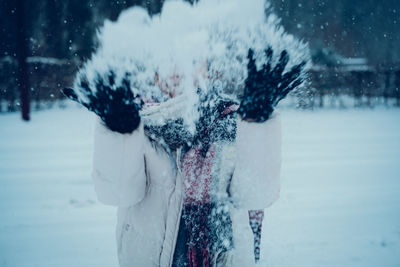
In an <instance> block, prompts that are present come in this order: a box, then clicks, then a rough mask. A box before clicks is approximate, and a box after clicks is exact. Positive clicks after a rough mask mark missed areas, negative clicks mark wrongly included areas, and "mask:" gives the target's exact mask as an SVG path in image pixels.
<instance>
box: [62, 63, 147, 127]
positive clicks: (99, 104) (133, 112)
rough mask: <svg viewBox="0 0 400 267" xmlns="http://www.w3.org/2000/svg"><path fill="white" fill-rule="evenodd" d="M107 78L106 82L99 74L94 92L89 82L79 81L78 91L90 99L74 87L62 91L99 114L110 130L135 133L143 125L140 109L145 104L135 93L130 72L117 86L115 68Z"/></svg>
mask: <svg viewBox="0 0 400 267" xmlns="http://www.w3.org/2000/svg"><path fill="white" fill-rule="evenodd" d="M106 79H107V83H105V82H104V78H103V77H101V76H100V75H98V76H97V78H96V80H95V83H94V84H95V90H94V91H92V90H91V89H90V87H89V84H88V82H86V81H84V80H81V81H80V83H79V86H78V88H75V90H79V91H80V92H81V93H82V94H83V95H85V96H86V98H87V100H83V99H80V98H79V97H78V95H77V94H76V92H75V90H74V89H71V88H65V89H64V90H62V92H63V94H64V95H65V96H67V97H68V98H69V99H71V100H73V101H76V102H78V103H80V104H82V105H83V106H84V107H86V108H87V109H88V110H90V111H93V112H94V113H96V114H97V115H98V116H99V117H100V118H101V119H102V121H103V122H104V123H105V124H106V126H107V127H108V128H109V129H110V130H111V131H115V132H119V133H122V134H125V133H132V132H133V131H134V130H135V129H136V128H137V127H138V126H139V124H140V115H139V110H140V108H141V106H142V103H141V101H140V98H139V97H138V96H136V97H135V96H134V95H133V92H132V90H131V86H130V84H131V83H130V75H129V74H126V75H125V76H124V78H123V79H122V81H121V84H118V85H117V84H116V83H115V73H114V72H113V71H110V72H109V74H108V75H107V78H106Z"/></svg>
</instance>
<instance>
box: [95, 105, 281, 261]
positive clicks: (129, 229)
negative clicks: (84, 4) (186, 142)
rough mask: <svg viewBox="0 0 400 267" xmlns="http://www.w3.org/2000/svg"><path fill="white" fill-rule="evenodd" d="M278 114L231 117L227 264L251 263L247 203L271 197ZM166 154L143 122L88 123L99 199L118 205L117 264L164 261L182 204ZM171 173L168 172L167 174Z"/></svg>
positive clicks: (275, 191)
mask: <svg viewBox="0 0 400 267" xmlns="http://www.w3.org/2000/svg"><path fill="white" fill-rule="evenodd" d="M280 127H281V126H280V117H279V114H277V113H275V114H274V115H273V116H272V118H270V119H269V120H268V121H266V122H264V123H251V122H245V121H242V120H240V119H239V118H238V122H237V137H236V144H235V149H234V151H233V152H231V155H226V156H227V157H226V161H230V162H231V163H232V162H233V163H234V164H231V165H232V166H233V170H232V176H231V184H230V188H229V192H230V195H231V197H232V203H233V206H234V207H233V208H232V211H231V219H232V224H233V225H232V226H233V235H234V244H235V250H234V256H233V265H234V266H238V267H239V266H240V267H246V266H253V265H254V254H253V233H252V231H251V228H250V226H249V218H248V210H257V209H264V208H267V207H268V206H270V205H271V204H272V203H273V202H274V201H276V200H277V198H278V197H279V189H280V183H279V176H280V165H281V129H280ZM173 165H174V164H172V163H171V158H170V156H169V155H168V154H167V153H165V152H163V151H162V150H156V149H154V148H153V146H152V145H151V144H150V142H149V141H148V140H147V137H146V136H145V135H144V131H143V123H141V125H140V127H139V128H138V129H137V130H136V131H134V132H133V133H132V134H124V135H122V134H119V133H116V132H112V131H110V130H108V129H107V128H106V127H105V126H103V124H102V123H101V122H100V121H99V122H97V124H96V127H95V142H94V159H93V179H94V183H95V190H96V193H97V196H98V198H99V200H100V201H101V202H102V203H104V204H107V205H113V206H117V207H118V223H117V231H116V233H117V235H116V238H117V245H118V258H119V262H120V266H122V267H136V266H138V267H157V266H161V267H170V266H171V264H172V260H173V255H174V248H175V244H176V239H177V234H178V228H179V221H180V216H181V207H182V186H181V174H180V170H179V168H178V171H174V168H173V167H172V166H173ZM175 173H176V175H175Z"/></svg>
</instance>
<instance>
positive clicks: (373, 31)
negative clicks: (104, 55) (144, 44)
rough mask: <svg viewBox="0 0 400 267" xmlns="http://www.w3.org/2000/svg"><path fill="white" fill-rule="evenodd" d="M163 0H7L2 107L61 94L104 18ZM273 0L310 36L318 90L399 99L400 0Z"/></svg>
mask: <svg viewBox="0 0 400 267" xmlns="http://www.w3.org/2000/svg"><path fill="white" fill-rule="evenodd" d="M164 1H165V0H86V1H85V0H68V1H63V0H0V112H1V111H2V110H4V105H3V104H2V103H1V101H3V102H4V101H5V102H6V108H5V110H16V109H17V106H18V105H19V104H21V109H22V110H24V105H23V103H24V102H25V103H28V102H30V100H34V101H35V100H36V102H39V101H41V100H45V101H47V100H51V99H52V98H53V99H60V98H62V96H61V95H60V94H59V91H60V89H61V88H62V87H63V86H70V85H71V83H72V79H73V77H74V74H75V71H76V70H77V68H78V67H79V65H80V64H81V63H82V62H84V60H85V59H87V58H88V57H90V55H91V53H92V51H93V50H94V49H95V47H96V30H97V29H98V28H99V27H101V25H102V24H103V22H104V20H105V19H111V20H116V19H117V18H118V15H119V14H120V12H121V11H122V10H124V9H126V8H128V7H131V6H134V5H137V6H142V7H144V8H146V9H147V10H148V12H149V13H150V14H151V15H156V14H158V13H159V12H160V11H161V9H162V5H163V2H164ZM188 1H189V2H193V1H196V0H188ZM270 1H271V3H272V7H273V9H274V11H275V12H276V13H277V14H278V16H279V17H280V18H281V19H282V24H283V25H284V27H285V29H286V30H287V31H288V32H290V33H292V34H294V35H295V36H296V37H298V38H301V39H304V40H305V41H307V42H309V43H310V47H311V53H312V58H313V61H314V63H315V64H316V66H319V68H317V69H315V70H314V72H313V73H311V79H312V82H313V87H312V89H313V90H314V93H313V94H317V95H318V96H317V98H318V97H319V98H320V100H321V101H322V100H323V97H324V96H326V95H328V96H331V95H334V96H338V95H343V94H344V95H351V96H353V97H355V98H357V99H359V100H360V101H361V100H362V99H361V97H362V96H368V97H384V98H386V99H387V98H390V97H392V98H393V97H394V98H396V99H397V102H396V103H397V105H399V106H400V64H399V62H400V27H399V23H400V16H399V14H400V1H398V0H382V1H376V0H351V1H348V0H270ZM245 4H246V1H243V5H245ZM18 5H20V7H19V8H18ZM348 58H353V59H354V58H355V59H356V60H350V61H349V60H348ZM47 59H52V60H50V61H49V60H47ZM55 59H57V60H55ZM23 62H27V63H26V64H24V63H23ZM346 64H347V65H346ZM354 65H355V66H354ZM340 66H342V67H343V66H345V67H347V68H340ZM354 67H355V68H354ZM321 68H322V69H321ZM17 88H19V90H17ZM27 91H30V92H27ZM18 92H19V93H20V95H19V96H18ZM29 95H30V96H29ZM18 99H19V102H18V101H17V100H18ZM24 99H25V100H24ZM29 99H30V100H29ZM370 100H371V99H370ZM370 100H368V101H367V102H366V103H371V101H370ZM321 101H320V103H322V102H321ZM361 102H362V101H361ZM361 102H360V103H361ZM26 105H28V104H26ZM26 105H25V109H26V111H28V110H29V105H28V106H26ZM320 105H321V106H322V105H323V104H320ZM368 105H369V104H368Z"/></svg>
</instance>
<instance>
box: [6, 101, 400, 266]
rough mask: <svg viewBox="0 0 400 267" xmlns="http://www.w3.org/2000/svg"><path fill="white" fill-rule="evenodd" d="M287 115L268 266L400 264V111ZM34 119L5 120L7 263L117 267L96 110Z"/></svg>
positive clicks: (267, 231) (268, 228) (268, 227)
mask: <svg viewBox="0 0 400 267" xmlns="http://www.w3.org/2000/svg"><path fill="white" fill-rule="evenodd" d="M282 114H283V116H282V118H283V131H284V155H283V157H284V162H283V170H282V180H283V181H282V193H281V199H280V200H279V201H278V202H277V203H276V204H275V205H274V206H273V207H271V208H270V209H269V210H267V213H266V224H265V225H264V226H265V227H264V237H263V242H264V248H263V254H264V262H263V264H262V266H276V267H287V266H300V267H314V266H324V267H326V266H327V267H331V266H346V267H352V266H360V267H369V266H374V267H375V266H383V267H389V266H400V110H398V109H383V108H380V109H375V110H340V111H339V110H323V111H316V112H300V111H293V110H290V111H289V110H285V111H282ZM32 117H33V120H32V121H31V122H30V123H24V122H22V121H20V120H19V115H18V114H1V115H0V210H1V213H0V266H14V267H34V266H40V267H50V266H51V267H54V266H57V267H64V266H65V267H67V266H68V267H70V266H85V267H86V266H96V267H103V266H104V267H110V266H111V267H112V266H117V258H116V248H115V241H114V226H115V218H116V217H115V215H116V212H115V209H114V208H112V207H107V206H103V205H101V204H99V203H98V202H97V200H96V197H95V195H94V191H93V186H92V183H91V180H90V168H91V151H92V133H91V131H92V119H93V117H92V115H91V114H89V112H86V111H85V110H83V109H78V108H70V109H67V110H52V111H43V112H37V113H34V114H33V116H32ZM144 267H145V266H144Z"/></svg>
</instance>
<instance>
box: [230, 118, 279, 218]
mask: <svg viewBox="0 0 400 267" xmlns="http://www.w3.org/2000/svg"><path fill="white" fill-rule="evenodd" d="M236 147H237V150H236V164H235V171H234V173H233V176H232V180H231V185H230V194H231V197H232V199H233V202H234V203H235V205H237V207H238V208H240V209H247V210H258V209H264V208H267V207H269V206H270V205H272V204H273V203H274V202H275V201H276V200H277V199H278V198H279V192H280V170H281V122H280V115H279V114H278V113H277V112H275V113H274V114H273V116H272V117H271V118H270V119H269V120H267V121H266V122H263V123H254V122H246V121H242V120H240V121H239V122H238V128H237V137H236Z"/></svg>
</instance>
